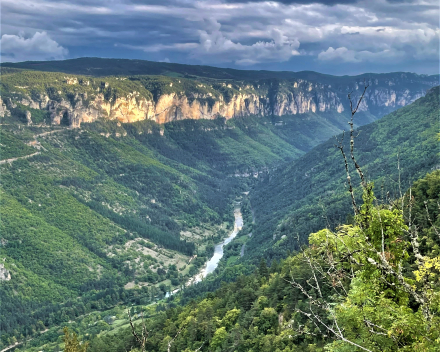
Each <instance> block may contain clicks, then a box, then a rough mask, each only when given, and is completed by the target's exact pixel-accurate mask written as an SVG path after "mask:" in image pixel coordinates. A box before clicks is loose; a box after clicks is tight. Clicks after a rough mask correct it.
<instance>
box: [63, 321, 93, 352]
mask: <svg viewBox="0 0 440 352" xmlns="http://www.w3.org/2000/svg"><path fill="white" fill-rule="evenodd" d="M63 332H64V338H63V340H64V352H87V347H88V342H85V343H83V344H81V343H80V342H79V341H78V336H77V335H76V334H75V333H74V332H72V333H71V332H70V331H69V329H68V328H67V327H65V328H64V329H63Z"/></svg>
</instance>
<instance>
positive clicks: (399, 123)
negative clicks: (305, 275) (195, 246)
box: [246, 87, 439, 261]
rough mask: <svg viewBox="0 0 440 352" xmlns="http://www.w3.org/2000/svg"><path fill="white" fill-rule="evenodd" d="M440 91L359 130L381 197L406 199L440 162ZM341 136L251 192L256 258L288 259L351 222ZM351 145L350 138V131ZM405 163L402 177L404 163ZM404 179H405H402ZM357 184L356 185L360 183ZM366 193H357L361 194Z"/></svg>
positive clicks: (362, 159) (363, 160) (363, 159)
mask: <svg viewBox="0 0 440 352" xmlns="http://www.w3.org/2000/svg"><path fill="white" fill-rule="evenodd" d="M438 106H439V88H438V87H436V88H433V89H432V90H431V91H429V93H428V94H427V95H426V96H425V97H424V98H420V99H419V100H417V101H416V102H414V103H413V104H411V105H409V106H407V107H404V108H402V109H399V110H397V111H396V112H394V113H391V114H389V115H387V116H385V117H384V118H382V119H381V120H379V121H377V122H374V123H372V124H370V125H366V126H363V127H361V128H359V129H358V131H357V132H356V134H357V135H358V137H357V138H356V153H357V154H358V155H359V163H360V164H362V165H364V172H365V174H366V177H367V178H368V179H369V180H374V182H375V186H376V193H377V194H378V197H379V198H380V199H387V198H396V197H399V196H400V191H399V187H400V188H401V189H402V190H403V191H404V190H405V189H407V188H408V186H409V185H410V184H411V182H413V181H414V180H416V179H417V178H418V177H420V176H422V175H423V174H424V173H426V172H428V171H430V170H432V169H435V168H437V167H438V164H439V162H438V160H439V159H438V140H437V133H438V131H439V122H438ZM337 139H339V140H341V139H342V136H341V135H339V136H337V138H336V139H330V140H329V141H327V142H326V143H324V144H321V145H320V146H318V147H316V148H314V149H313V150H312V151H310V152H309V153H307V154H306V155H305V156H303V157H301V158H300V159H298V160H297V161H294V162H292V163H290V164H288V165H287V166H285V167H283V168H280V169H278V170H277V172H276V173H269V175H268V176H267V177H266V178H265V179H264V180H263V181H262V182H261V183H260V184H259V185H257V186H256V187H255V190H254V191H252V192H251V203H252V208H253V210H254V211H255V218H256V224H255V226H254V229H253V237H252V241H250V242H249V244H248V245H247V247H246V249H247V253H249V254H250V255H251V258H254V261H255V260H256V259H255V258H258V257H259V256H262V255H263V253H264V256H265V257H266V258H268V259H270V260H271V259H274V258H278V259H280V258H283V257H284V256H285V255H286V250H287V249H288V248H289V249H290V250H292V249H295V250H299V249H300V246H301V245H302V244H303V243H305V242H306V240H307V238H308V234H309V233H310V232H312V231H318V230H319V229H320V228H323V227H324V226H326V224H328V226H330V227H334V226H335V225H338V224H344V223H347V222H350V219H349V217H350V216H349V214H351V209H350V203H351V202H350V200H349V194H348V192H347V189H348V188H347V185H346V177H347V176H346V174H345V170H344V162H343V159H342V158H341V153H340V151H339V150H338V148H336V147H335V144H337ZM343 143H344V145H345V150H349V146H348V144H349V137H347V136H345V138H344V141H343ZM399 164H400V175H399V169H398V165H399ZM399 178H400V184H399ZM357 185H358V183H356V184H355V186H357ZM361 194H362V192H360V191H359V190H357V197H360V196H361Z"/></svg>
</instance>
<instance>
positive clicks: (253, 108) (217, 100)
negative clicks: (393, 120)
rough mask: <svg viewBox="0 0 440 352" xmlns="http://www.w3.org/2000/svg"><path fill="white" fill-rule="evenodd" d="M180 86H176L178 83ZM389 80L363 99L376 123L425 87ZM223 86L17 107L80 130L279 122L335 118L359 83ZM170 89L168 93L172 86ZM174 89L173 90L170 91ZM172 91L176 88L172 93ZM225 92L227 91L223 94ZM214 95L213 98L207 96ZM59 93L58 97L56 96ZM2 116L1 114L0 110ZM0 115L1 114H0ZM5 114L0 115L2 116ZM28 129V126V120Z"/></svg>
mask: <svg viewBox="0 0 440 352" xmlns="http://www.w3.org/2000/svg"><path fill="white" fill-rule="evenodd" d="M65 79H66V81H65V84H67V85H76V86H79V87H83V86H84V87H87V86H88V85H89V81H84V80H78V79H76V78H74V77H65ZM178 82H179V83H180V81H178ZM390 82H391V81H390V80H389V81H387V82H385V81H379V80H378V79H375V80H370V82H369V84H370V87H369V89H368V90H367V93H366V95H365V99H364V100H363V102H362V104H361V105H360V107H359V111H365V112H367V111H368V112H369V113H370V114H371V115H374V116H376V117H377V118H379V117H381V116H383V115H385V114H386V113H389V112H391V111H393V110H395V109H397V108H399V107H401V106H405V105H407V104H410V103H411V102H413V101H414V100H416V99H417V98H419V97H421V96H423V95H424V94H425V91H426V89H427V88H429V87H425V86H421V85H416V86H415V87H412V86H411V85H407V88H404V87H399V86H398V85H397V84H394V83H393V82H391V83H393V84H390ZM240 84H241V83H240V82H238V83H236V84H230V83H228V84H225V83H223V85H221V86H220V88H219V89H217V90H215V89H214V88H213V87H212V86H209V87H210V89H211V91H209V88H208V86H207V85H202V84H200V85H199V86H198V87H203V89H205V88H206V89H205V91H204V92H205V93H200V91H199V92H197V91H193V92H188V91H175V92H172V93H163V94H156V96H155V98H154V99H153V98H152V96H153V95H151V96H142V95H141V94H140V93H139V92H136V91H134V92H132V93H128V94H126V95H125V96H118V97H117V98H108V99H106V98H105V95H104V93H103V89H111V87H110V86H109V83H108V82H102V84H101V87H98V88H97V89H95V91H92V93H93V94H92V93H90V91H89V94H88V93H86V92H83V93H78V92H77V93H75V94H74V95H73V96H72V95H71V96H68V97H67V96H65V97H61V96H58V97H57V98H56V99H50V98H49V96H48V95H46V94H40V95H39V96H37V97H35V96H34V97H33V98H31V97H30V96H27V95H24V96H21V97H20V99H19V100H18V101H19V102H20V104H22V105H26V106H29V107H31V108H34V109H44V110H48V111H49V112H50V117H51V123H52V124H54V125H59V124H66V125H69V126H71V127H74V128H76V127H79V126H80V125H81V123H83V122H93V121H96V120H97V119H98V118H108V119H110V120H118V121H120V122H124V123H127V122H136V121H141V120H154V121H156V122H157V123H166V122H170V121H175V120H183V119H213V118H216V117H217V116H223V117H225V118H227V119H229V118H233V117H244V116H250V115H260V116H284V115H296V114H305V113H310V112H311V113H323V112H334V113H338V114H341V113H344V111H346V110H348V109H349V105H348V100H347V92H348V91H353V97H354V98H356V93H358V94H357V95H358V96H359V95H360V94H361V92H362V90H363V84H364V82H355V83H354V84H353V85H351V86H342V85H334V86H332V85H330V84H323V83H319V82H310V81H307V80H304V79H297V80H294V81H280V80H279V81H267V82H262V83H261V84H256V83H254V84H253V85H250V84H246V85H244V84H242V85H241V86H240ZM169 87H173V86H172V83H171V84H170V85H169ZM173 89H174V88H173ZM176 89H177V88H176ZM225 89H226V90H225ZM211 92H213V93H211ZM58 93H61V92H58ZM5 104H6V108H9V106H11V107H13V106H14V105H15V104H14V102H13V101H11V99H10V98H7V99H6V100H5ZM2 109H3V111H5V108H4V107H2ZM1 111H2V110H0V114H1ZM3 114H4V112H3ZM27 121H28V123H32V121H31V120H30V116H29V119H28V120H27Z"/></svg>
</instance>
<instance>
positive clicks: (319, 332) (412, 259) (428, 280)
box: [28, 171, 440, 352]
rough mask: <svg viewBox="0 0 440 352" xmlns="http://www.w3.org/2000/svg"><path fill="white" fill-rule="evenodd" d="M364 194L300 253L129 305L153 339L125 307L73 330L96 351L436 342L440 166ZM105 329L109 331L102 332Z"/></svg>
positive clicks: (267, 351)
mask: <svg viewBox="0 0 440 352" xmlns="http://www.w3.org/2000/svg"><path fill="white" fill-rule="evenodd" d="M353 176H355V175H353ZM363 195H364V203H363V204H362V205H360V204H359V213H358V214H357V215H356V216H355V218H354V220H353V223H352V224H350V225H345V226H343V227H341V228H339V229H338V231H336V232H332V231H331V230H329V229H324V230H322V231H319V232H317V233H314V234H311V235H310V238H309V239H310V242H311V243H312V244H313V246H312V247H310V248H308V249H306V250H305V251H304V252H302V253H300V254H297V255H295V256H291V257H288V258H286V259H284V260H282V261H281V262H277V261H273V262H272V264H271V266H270V268H269V267H267V265H266V261H265V260H261V261H260V263H259V265H258V268H257V269H256V270H255V271H254V273H253V274H251V275H246V276H240V277H238V278H237V279H236V281H235V282H234V283H230V284H225V285H223V286H222V287H221V288H220V289H219V290H217V291H216V292H214V293H208V294H207V295H206V297H205V298H200V299H197V300H194V301H191V302H190V303H188V304H187V305H185V306H176V304H175V302H178V297H176V298H175V299H174V302H169V303H168V304H166V305H159V306H157V307H156V308H154V307H151V306H149V307H136V308H134V307H131V308H127V309H129V310H131V315H132V316H135V317H136V318H135V324H134V325H135V331H136V332H137V335H138V337H140V336H142V335H141V334H142V333H141V331H142V329H143V328H142V326H143V324H141V323H142V321H141V318H140V316H141V313H140V312H143V314H144V317H145V329H146V331H147V332H148V335H146V337H147V338H146V343H145V347H144V349H143V348H141V346H140V344H139V342H138V341H137V339H136V338H135V337H134V336H133V332H132V329H131V328H130V326H129V325H128V315H127V312H126V311H125V312H124V311H123V310H122V311H118V312H116V310H114V311H112V313H113V314H117V316H114V317H113V318H112V319H113V320H111V319H110V318H111V317H107V318H105V319H107V320H106V321H111V323H110V324H113V325H116V327H114V328H112V327H111V326H109V325H108V324H104V322H103V321H96V320H95V319H96V317H90V318H88V317H85V318H84V319H82V320H80V321H78V322H75V323H72V324H70V329H71V330H70V331H72V330H73V331H76V333H78V334H79V341H83V342H85V341H87V343H88V344H89V345H88V349H87V351H89V352H98V351H99V352H122V351H133V352H134V351H136V352H139V351H150V352H153V351H157V352H162V351H170V352H177V351H185V352H190V351H206V352H207V351H231V352H232V351H240V352H241V351H243V352H247V351H255V352H256V351H261V352H272V351H275V352H281V351H282V352H290V351H314V352H318V351H319V352H323V351H335V352H336V351H338V352H342V351H374V352H376V351H437V350H438V349H439V347H440V335H439V330H438V329H437V326H438V324H439V323H440V309H439V306H438V299H439V292H440V290H439V289H440V281H439V279H440V270H439V269H440V268H439V256H438V255H439V251H438V250H439V246H440V237H439V235H438V234H439V232H438V231H439V227H440V212H439V208H438V203H439V201H440V198H439V196H440V172H439V171H434V172H432V173H429V174H427V175H426V176H425V177H423V178H421V179H420V180H417V181H416V182H415V183H413V184H412V189H411V193H410V192H409V191H408V192H407V193H406V194H404V195H403V196H402V197H401V198H399V199H396V200H395V201H393V202H392V203H389V202H385V203H382V202H381V201H379V199H375V197H374V194H373V193H372V192H371V188H369V186H368V185H366V186H365V188H364V193H363ZM374 203H375V204H376V205H374ZM402 205H403V207H404V210H403V211H402ZM434 219H435V220H434ZM385 246H386V247H385ZM381 247H382V248H384V249H382V250H381V249H380V248H381ZM399 262H400V263H399ZM399 268H404V270H403V273H402V272H401V271H399V272H396V270H398V269H399ZM399 270H400V269H399ZM115 318H116V319H117V320H115ZM109 319H110V320H109ZM97 323H101V327H100V328H98V325H97ZM99 329H101V331H102V330H107V331H105V332H103V333H101V334H100V335H98V336H96V331H99ZM94 331H95V332H94ZM144 332H145V330H144ZM52 335H53V337H56V336H58V339H57V341H58V342H57V343H55V344H54V343H51V344H48V345H47V347H46V348H54V349H55V350H56V349H57V348H59V346H62V344H61V341H62V340H61V336H62V331H61V330H59V331H58V333H55V332H54V333H53V334H52ZM53 337H52V338H53ZM42 339H44V337H42ZM46 341H47V340H46ZM31 345H32V344H31ZM38 348H39V347H35V348H32V347H31V346H29V349H28V350H29V351H37V350H38ZM76 351H78V350H76Z"/></svg>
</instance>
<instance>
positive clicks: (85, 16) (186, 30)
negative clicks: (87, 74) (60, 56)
mask: <svg viewBox="0 0 440 352" xmlns="http://www.w3.org/2000/svg"><path fill="white" fill-rule="evenodd" d="M436 1H437V0H423V1H422V0H414V1H401V0H396V1H385V0H358V1H354V0H353V1H350V0H341V1H337V0H334V1H333V0H330V1H307V0H298V1H287V0H283V1H278V2H273V1H272V2H261V1H255V2H252V3H250V2H247V1H245V0H243V1H234V0H204V1H189V0H160V1H159V0H157V1H156V0H152V1H150V0H149V1H141V0H131V1H127V0H125V1H124V0H113V1H104V0H88V1H85V0H75V1H74V0H70V1H69V0H66V1H64V2H59V1H55V0H2V22H1V26H2V33H5V34H8V35H15V36H17V35H18V33H19V32H20V31H22V32H23V33H24V35H25V37H26V38H32V37H33V35H34V34H35V32H36V31H38V32H42V31H45V32H46V33H47V36H48V37H50V38H51V39H52V40H53V41H55V42H57V43H59V45H60V46H61V47H63V48H67V49H69V52H70V55H72V56H104V57H127V58H143V59H150V60H157V61H160V60H165V58H167V59H169V60H170V61H172V62H184V63H194V64H200V63H202V64H214V65H217V64H220V65H227V66H236V65H240V67H243V66H244V67H246V66H249V67H253V68H255V67H262V68H265V67H266V66H268V65H275V64H276V63H278V64H279V65H281V66H282V67H283V69H286V68H287V66H286V65H291V68H292V69H294V70H301V69H311V68H313V67H321V66H319V65H322V64H324V63H325V64H326V65H327V66H326V69H331V67H334V68H336V67H341V66H342V63H343V62H344V60H345V61H346V62H345V64H346V65H347V64H350V65H354V66H356V65H361V64H362V63H365V64H367V63H368V65H366V66H365V68H364V70H368V69H369V67H371V68H373V67H374V65H378V63H375V62H374V60H375V59H374V58H377V59H380V60H381V62H380V64H381V65H382V66H383V65H389V66H390V68H391V69H394V66H393V63H395V62H396V61H399V62H401V63H402V65H403V64H404V63H405V62H408V63H411V65H413V66H414V67H416V63H417V62H420V63H421V62H426V60H431V61H433V60H435V59H436V58H438V39H439V29H438V14H439V11H438V3H436ZM327 5H332V6H327ZM330 48H332V49H333V50H334V51H335V52H332V50H330ZM341 48H345V49H346V51H345V52H343V51H344V49H341ZM329 50H330V51H329ZM380 53H382V54H380ZM402 53H403V55H402ZM342 54H345V56H342ZM335 55H336V56H337V55H340V56H339V57H340V59H337V58H335V59H333V57H334V56H335ZM303 58H305V59H303ZM405 60H406V61H405ZM431 61H430V62H431ZM297 63H298V65H299V66H298V65H297ZM259 65H260V66H259ZM281 66H280V67H281ZM382 66H381V67H382ZM437 66H438V65H437ZM270 67H273V66H270ZM356 67H358V66H356ZM359 67H361V66H359ZM361 68H362V67H361Z"/></svg>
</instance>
